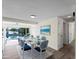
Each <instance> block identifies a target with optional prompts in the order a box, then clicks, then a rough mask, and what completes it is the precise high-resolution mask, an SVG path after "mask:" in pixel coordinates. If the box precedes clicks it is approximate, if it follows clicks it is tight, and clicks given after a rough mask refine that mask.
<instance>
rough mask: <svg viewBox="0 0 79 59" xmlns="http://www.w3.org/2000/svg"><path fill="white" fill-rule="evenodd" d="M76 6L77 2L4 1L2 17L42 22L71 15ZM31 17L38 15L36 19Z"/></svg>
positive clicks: (68, 0) (52, 0) (45, 0)
mask: <svg viewBox="0 0 79 59" xmlns="http://www.w3.org/2000/svg"><path fill="white" fill-rule="evenodd" d="M75 5H76V4H75V0H2V16H3V17H9V18H16V19H18V20H19V19H21V20H24V21H35V22H40V21H42V20H45V19H49V18H53V17H57V16H63V15H67V14H71V13H72V12H73V11H74V10H75ZM30 15H36V18H35V19H32V18H30Z"/></svg>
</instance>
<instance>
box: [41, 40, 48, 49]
mask: <svg viewBox="0 0 79 59" xmlns="http://www.w3.org/2000/svg"><path fill="white" fill-rule="evenodd" d="M47 46H48V40H44V41H42V42H41V43H40V48H41V49H42V50H44V49H46V48H47Z"/></svg>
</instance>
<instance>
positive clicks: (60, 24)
mask: <svg viewBox="0 0 79 59" xmlns="http://www.w3.org/2000/svg"><path fill="white" fill-rule="evenodd" d="M57 19H58V27H57V30H58V32H57V33H58V36H57V46H58V49H60V48H61V47H63V19H62V18H57Z"/></svg>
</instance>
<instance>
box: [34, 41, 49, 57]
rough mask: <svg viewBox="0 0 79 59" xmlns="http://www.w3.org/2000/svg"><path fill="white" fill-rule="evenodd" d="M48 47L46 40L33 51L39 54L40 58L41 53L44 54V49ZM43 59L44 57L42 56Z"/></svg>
mask: <svg viewBox="0 0 79 59" xmlns="http://www.w3.org/2000/svg"><path fill="white" fill-rule="evenodd" d="M47 46H48V40H44V41H42V42H41V43H40V46H39V47H35V48H34V49H35V50H36V51H37V52H39V55H40V57H42V54H43V53H46V48H47ZM43 57H45V56H43Z"/></svg>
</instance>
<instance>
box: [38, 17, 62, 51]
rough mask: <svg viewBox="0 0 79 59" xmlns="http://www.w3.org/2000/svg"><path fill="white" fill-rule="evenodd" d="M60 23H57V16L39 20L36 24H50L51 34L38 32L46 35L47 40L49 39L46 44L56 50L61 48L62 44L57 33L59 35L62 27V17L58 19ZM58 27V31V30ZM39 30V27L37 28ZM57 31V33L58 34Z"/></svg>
mask: <svg viewBox="0 0 79 59" xmlns="http://www.w3.org/2000/svg"><path fill="white" fill-rule="evenodd" d="M59 21H60V24H58V18H57V17H56V18H51V19H48V20H44V21H41V22H40V23H39V24H38V26H39V27H40V26H44V25H51V34H50V35H44V34H40V35H42V36H46V38H47V40H49V43H48V46H49V47H51V48H53V49H55V50H58V49H59V48H61V47H62V46H63V45H62V44H63V41H62V39H61V38H59V35H61V31H62V30H61V27H62V22H63V21H62V19H59ZM59 28H60V29H59ZM58 29H59V31H58ZM39 30H40V29H39ZM58 33H59V35H58Z"/></svg>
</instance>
